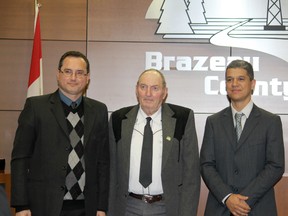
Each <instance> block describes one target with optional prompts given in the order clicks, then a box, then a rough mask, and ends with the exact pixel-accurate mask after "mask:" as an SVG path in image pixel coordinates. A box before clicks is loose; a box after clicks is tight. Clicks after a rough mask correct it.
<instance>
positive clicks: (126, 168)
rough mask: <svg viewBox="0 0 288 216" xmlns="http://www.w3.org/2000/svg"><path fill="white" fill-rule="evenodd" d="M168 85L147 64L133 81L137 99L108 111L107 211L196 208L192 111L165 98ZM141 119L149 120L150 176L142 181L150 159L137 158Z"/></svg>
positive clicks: (191, 214) (188, 214) (168, 215)
mask: <svg viewBox="0 0 288 216" xmlns="http://www.w3.org/2000/svg"><path fill="white" fill-rule="evenodd" d="M167 91H168V90H167V87H166V82H165V79H164V76H163V74H162V73H161V72H160V71H157V70H154V69H149V70H146V71H144V72H143V73H142V74H141V75H140V77H139V79H138V82H137V85H136V96H137V99H138V102H139V104H138V105H135V106H131V107H126V108H122V109H120V110H117V111H115V112H113V113H112V115H111V118H110V124H109V125H110V127H109V129H110V152H111V153H110V158H111V163H110V164H111V168H110V169H111V175H110V177H111V178H110V180H111V184H110V197H109V212H108V215H111V216H124V215H125V216H133V215H145V216H148V215H151V216H152V215H158V216H196V214H197V207H198V201H199V193H200V166H199V152H198V144H197V136H196V129H195V122H194V113H193V111H192V110H190V109H188V108H184V107H180V106H177V105H172V104H167V103H164V100H165V99H166V96H167ZM147 118H148V119H149V120H148V123H147V120H146V119H147ZM149 121H150V122H149ZM145 124H147V126H148V127H150V126H151V128H152V133H153V141H152V144H153V147H152V149H153V150H152V152H153V153H152V165H151V166H152V171H151V170H150V171H151V172H150V174H151V173H152V177H151V178H152V179H150V182H149V183H148V184H147V185H145V184H143V183H142V180H141V177H140V170H141V167H142V164H146V163H149V160H145V161H143V162H144V163H142V162H141V161H142V159H143V157H144V156H141V154H142V140H143V136H144V135H143V134H144V126H145ZM149 125H150V126H149ZM145 127H146V126H145ZM144 137H145V136H144ZM152 144H151V145H152ZM143 145H144V144H143ZM150 162H151V161H150ZM141 176H142V175H141ZM143 176H144V177H147V176H148V175H143ZM140 181H141V183H140Z"/></svg>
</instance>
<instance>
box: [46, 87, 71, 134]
mask: <svg viewBox="0 0 288 216" xmlns="http://www.w3.org/2000/svg"><path fill="white" fill-rule="evenodd" d="M58 94H59V93H58V91H56V92H54V93H53V94H51V98H50V106H51V108H50V109H51V112H52V113H53V114H54V116H55V118H56V121H57V122H58V124H59V126H60V128H61V129H62V130H63V132H64V133H65V134H66V136H67V138H68V139H69V134H68V128H67V122H66V119H65V114H64V110H63V105H62V103H61V101H60V97H59V95H58Z"/></svg>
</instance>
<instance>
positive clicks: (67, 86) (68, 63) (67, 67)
mask: <svg viewBox="0 0 288 216" xmlns="http://www.w3.org/2000/svg"><path fill="white" fill-rule="evenodd" d="M61 71H62V72H61ZM65 72H70V73H71V75H70V76H68V74H67V73H65ZM79 73H80V74H81V73H84V74H85V75H84V76H80V75H77V74H79ZM86 74H87V69H86V62H85V61H84V59H82V58H77V57H67V58H65V59H64V61H63V65H62V67H61V68H60V71H59V73H58V74H57V81H58V86H59V89H60V90H61V92H62V93H63V94H64V95H66V96H67V97H68V98H70V99H72V100H74V99H77V98H79V97H80V96H81V95H82V94H83V92H84V89H85V88H86V86H87V84H88V82H89V79H90V74H89V73H88V74H87V75H86Z"/></svg>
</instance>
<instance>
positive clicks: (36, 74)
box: [28, 11, 42, 88]
mask: <svg viewBox="0 0 288 216" xmlns="http://www.w3.org/2000/svg"><path fill="white" fill-rule="evenodd" d="M36 16H37V17H36V25H35V31H34V41H33V51H32V59H31V65H30V75H29V81H28V88H29V86H30V85H31V84H32V83H33V82H34V81H35V80H36V79H38V78H40V70H41V68H40V60H41V59H42V49H41V34H40V16H39V11H38V13H37V14H36Z"/></svg>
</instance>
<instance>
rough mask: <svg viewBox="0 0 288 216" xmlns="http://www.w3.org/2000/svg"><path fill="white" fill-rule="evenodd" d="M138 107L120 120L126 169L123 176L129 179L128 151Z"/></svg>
mask: <svg viewBox="0 0 288 216" xmlns="http://www.w3.org/2000/svg"><path fill="white" fill-rule="evenodd" d="M138 109H139V105H137V106H135V107H133V108H132V109H131V110H130V111H129V112H128V113H127V114H126V117H127V118H126V119H123V120H122V126H121V128H122V132H121V133H122V134H121V137H122V140H121V142H122V145H121V147H122V149H121V151H122V154H121V155H123V164H124V166H123V167H126V168H127V169H126V170H125V172H126V173H125V175H126V176H127V178H129V170H130V150H131V140H132V134H133V129H134V124H135V122H136V117H137V113H138Z"/></svg>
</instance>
